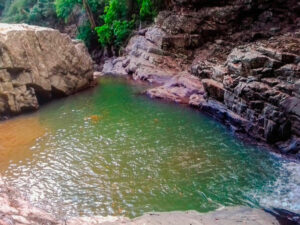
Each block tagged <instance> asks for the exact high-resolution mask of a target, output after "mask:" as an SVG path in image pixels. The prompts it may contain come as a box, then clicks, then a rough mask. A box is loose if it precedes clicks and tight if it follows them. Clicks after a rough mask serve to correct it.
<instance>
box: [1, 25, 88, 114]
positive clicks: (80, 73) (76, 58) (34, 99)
mask: <svg viewBox="0 0 300 225" xmlns="http://www.w3.org/2000/svg"><path fill="white" fill-rule="evenodd" d="M0 56H1V57H0V117H2V118H3V117H4V116H11V115H16V114H20V113H22V112H24V111H29V110H35V109H37V108H39V106H40V104H42V103H44V102H46V101H49V100H50V99H52V98H55V97H61V96H66V95H70V94H73V93H75V92H77V91H79V90H81V89H84V88H86V87H88V86H89V85H90V84H91V81H92V79H93V71H92V60H91V58H90V56H89V54H88V52H87V50H86V48H85V46H84V45H83V44H82V43H80V42H74V41H72V40H71V38H70V37H69V36H67V35H65V34H61V33H60V32H59V31H57V30H54V29H50V28H43V27H37V26H29V25H25V24H18V25H17V24H4V23H0Z"/></svg>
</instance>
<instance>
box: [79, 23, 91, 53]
mask: <svg viewBox="0 0 300 225" xmlns="http://www.w3.org/2000/svg"><path fill="white" fill-rule="evenodd" d="M93 35H94V34H93V31H92V29H91V25H90V24H89V23H88V22H87V23H86V24H84V25H82V26H80V27H79V28H78V31H77V39H79V40H82V41H83V42H84V43H85V45H86V46H87V47H88V48H89V47H90V46H91V40H92V38H93Z"/></svg>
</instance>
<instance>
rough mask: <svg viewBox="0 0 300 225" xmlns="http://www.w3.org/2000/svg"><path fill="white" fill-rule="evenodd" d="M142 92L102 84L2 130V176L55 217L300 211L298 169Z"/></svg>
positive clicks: (116, 84) (115, 83)
mask: <svg viewBox="0 0 300 225" xmlns="http://www.w3.org/2000/svg"><path fill="white" fill-rule="evenodd" d="M136 88H137V87H132V86H130V85H128V84H126V83H124V82H122V81H120V82H118V81H116V80H113V81H112V80H109V79H108V80H106V79H102V81H101V86H100V87H98V88H96V89H94V90H92V91H88V92H85V93H81V94H79V95H76V96H72V97H69V98H66V99H63V100H60V101H56V102H53V103H51V104H49V105H47V106H44V107H43V108H42V109H41V110H40V111H39V112H38V113H34V114H32V115H31V116H27V117H20V118H19V119H16V120H11V121H7V122H5V123H1V124H0V132H1V134H3V135H0V138H2V139H1V148H2V150H1V157H2V158H1V168H0V169H1V170H0V172H1V175H2V176H4V179H6V181H8V182H9V183H10V184H11V185H13V186H16V187H17V188H19V189H20V190H21V192H22V193H23V194H24V195H26V196H27V197H28V198H29V199H30V200H31V201H32V202H33V203H34V204H36V205H38V206H41V207H44V208H45V209H46V210H48V211H50V212H52V213H54V214H55V215H57V216H58V217H63V216H74V215H75V216H76V215H126V216H131V217H134V216H138V215H141V214H142V213H144V212H147V211H171V210H190V209H194V210H198V211H200V212H207V211H210V210H214V209H216V208H219V207H220V206H232V205H248V206H253V207H256V206H261V205H263V206H270V207H271V206H276V207H281V208H282V207H283V208H287V209H290V210H299V199H300V197H299V193H300V191H299V189H300V187H299V185H298V186H297V185H296V186H295V185H293V183H295V181H297V180H298V181H299V176H300V175H299V172H297V171H299V168H300V167H299V164H296V163H295V164H294V165H293V166H292V167H291V166H289V165H291V163H290V162H287V161H284V160H282V159H279V158H277V157H276V156H274V155H273V154H270V153H268V152H267V151H263V150H261V149H257V148H255V147H252V146H249V145H247V144H244V143H242V142H240V141H239V140H237V139H235V138H234V137H232V136H231V135H230V134H229V133H228V132H227V130H226V129H225V128H224V127H223V126H222V125H220V124H218V123H216V122H215V121H214V120H212V119H210V118H208V117H206V116H204V115H201V114H200V113H197V112H195V111H193V110H190V109H188V108H184V107H180V106H178V105H175V104H164V103H161V102H156V101H149V100H147V99H145V98H144V97H141V96H137V95H135V93H136V92H137V91H138V90H137V89H136ZM45 131H47V132H45ZM297 168H298V169H297ZM296 183H297V182H296ZM283 184H284V185H283ZM298 184H299V182H298Z"/></svg>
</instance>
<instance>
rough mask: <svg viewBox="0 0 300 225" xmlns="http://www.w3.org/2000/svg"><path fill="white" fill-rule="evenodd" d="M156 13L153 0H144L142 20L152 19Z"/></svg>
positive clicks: (141, 11) (141, 10)
mask: <svg viewBox="0 0 300 225" xmlns="http://www.w3.org/2000/svg"><path fill="white" fill-rule="evenodd" d="M155 15H156V11H155V9H154V6H153V3H152V1H151V0H143V1H142V4H141V9H140V17H141V20H152V19H153V18H154V17H155Z"/></svg>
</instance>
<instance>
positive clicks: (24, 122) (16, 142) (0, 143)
mask: <svg viewBox="0 0 300 225" xmlns="http://www.w3.org/2000/svg"><path fill="white" fill-rule="evenodd" d="M45 132H46V130H45V128H44V127H43V126H42V125H41V124H40V121H39V118H38V117H21V118H17V119H13V120H9V121H5V122H2V123H0V171H3V170H4V169H6V168H7V166H8V165H9V163H11V162H18V161H19V160H23V159H24V158H25V157H29V156H30V155H31V154H32V152H31V151H30V147H31V146H33V145H34V143H35V142H36V139H37V138H39V137H42V136H43V135H44V134H45Z"/></svg>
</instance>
